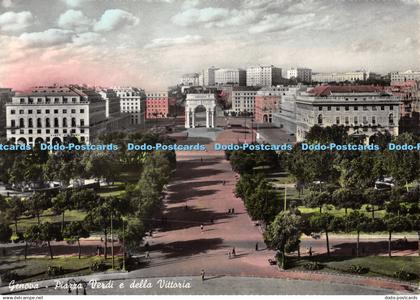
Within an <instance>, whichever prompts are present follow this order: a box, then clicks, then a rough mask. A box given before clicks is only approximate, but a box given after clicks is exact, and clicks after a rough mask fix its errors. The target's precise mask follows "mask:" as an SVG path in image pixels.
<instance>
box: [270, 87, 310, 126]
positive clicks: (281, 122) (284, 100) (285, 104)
mask: <svg viewBox="0 0 420 300" xmlns="http://www.w3.org/2000/svg"><path fill="white" fill-rule="evenodd" d="M307 89H308V87H307V86H305V85H300V84H299V85H297V86H288V87H287V90H285V91H283V93H282V96H281V101H280V105H279V107H278V111H276V112H273V116H272V118H273V125H275V126H277V127H280V128H283V130H285V131H286V132H287V133H293V134H296V97H297V96H298V95H299V94H300V93H302V92H305V91H307Z"/></svg>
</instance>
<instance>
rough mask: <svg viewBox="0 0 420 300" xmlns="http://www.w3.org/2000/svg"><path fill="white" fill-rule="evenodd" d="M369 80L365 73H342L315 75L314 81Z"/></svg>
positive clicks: (313, 75)
mask: <svg viewBox="0 0 420 300" xmlns="http://www.w3.org/2000/svg"><path fill="white" fill-rule="evenodd" d="M366 79H367V73H366V72H365V71H354V72H342V73H313V74H312V81H314V82H323V83H328V82H345V81H349V82H355V81H364V80H366Z"/></svg>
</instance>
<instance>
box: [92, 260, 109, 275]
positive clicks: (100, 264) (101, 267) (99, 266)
mask: <svg viewBox="0 0 420 300" xmlns="http://www.w3.org/2000/svg"><path fill="white" fill-rule="evenodd" d="M90 269H91V270H92V271H93V272H103V271H106V269H107V266H106V264H105V261H103V260H100V261H95V262H93V263H92V264H91V265H90Z"/></svg>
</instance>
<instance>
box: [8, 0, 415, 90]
mask: <svg viewBox="0 0 420 300" xmlns="http://www.w3.org/2000/svg"><path fill="white" fill-rule="evenodd" d="M419 40H420V0H293V1H292V0H272V1H268V0H242V1H241V0H231V1H229V0H0V87H11V88H14V89H16V90H25V89H28V88H29V87H31V86H37V85H48V84H53V83H58V84H70V83H85V84H88V85H100V86H128V85H130V86H136V87H139V88H144V89H146V90H147V89H154V90H156V89H163V88H166V87H168V86H171V85H174V84H176V83H177V82H178V79H179V78H180V77H181V76H182V74H183V73H191V72H199V71H200V70H202V69H204V68H206V67H210V66H216V67H220V68H246V67H247V66H255V65H275V66H278V67H281V68H283V73H284V72H285V70H286V69H287V68H290V67H309V68H312V69H313V72H329V71H338V72H340V71H353V70H360V69H365V70H367V71H372V72H378V73H387V72H390V71H398V70H408V69H412V70H420V52H419V51H420V50H419Z"/></svg>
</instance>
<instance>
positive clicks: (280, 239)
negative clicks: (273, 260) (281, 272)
mask: <svg viewBox="0 0 420 300" xmlns="http://www.w3.org/2000/svg"><path fill="white" fill-rule="evenodd" d="M300 224H301V217H300V216H298V215H295V214H292V213H291V212H289V211H282V212H280V213H279V214H278V215H277V216H276V218H275V219H274V221H273V222H272V223H271V224H270V225H269V226H268V230H267V231H266V233H265V240H266V241H267V243H268V245H269V247H270V248H272V249H276V250H277V251H278V252H280V255H281V267H282V269H285V268H286V253H288V252H293V251H296V250H298V248H299V244H300V236H301V234H302V232H301V225H300Z"/></svg>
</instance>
